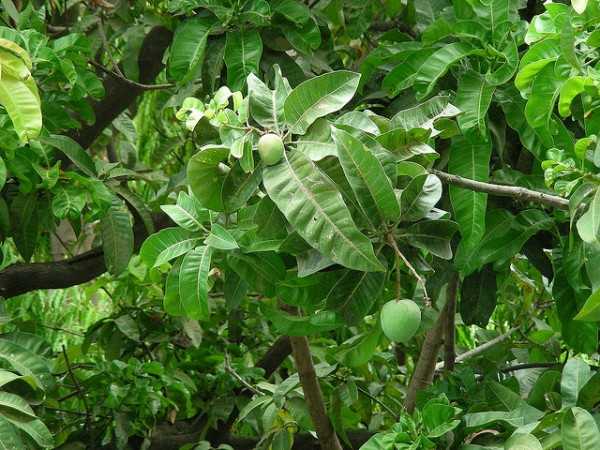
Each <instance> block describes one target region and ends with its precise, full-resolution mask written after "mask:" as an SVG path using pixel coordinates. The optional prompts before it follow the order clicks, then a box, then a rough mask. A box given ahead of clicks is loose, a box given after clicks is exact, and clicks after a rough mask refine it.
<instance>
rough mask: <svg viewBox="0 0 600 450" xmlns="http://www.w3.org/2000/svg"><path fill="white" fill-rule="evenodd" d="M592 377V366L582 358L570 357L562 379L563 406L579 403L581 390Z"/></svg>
mask: <svg viewBox="0 0 600 450" xmlns="http://www.w3.org/2000/svg"><path fill="white" fill-rule="evenodd" d="M591 377H592V371H591V369H590V366H589V365H588V364H587V363H585V362H584V361H583V360H582V359H581V358H570V359H569V360H568V361H567V363H566V364H565V366H564V368H563V371H562V378H561V380H560V394H561V397H562V406H563V407H569V406H575V405H576V404H577V398H578V397H579V391H580V390H581V389H582V388H583V386H585V384H586V383H587V382H588V381H589V379H590V378H591Z"/></svg>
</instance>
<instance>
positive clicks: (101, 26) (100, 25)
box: [98, 13, 125, 78]
mask: <svg viewBox="0 0 600 450" xmlns="http://www.w3.org/2000/svg"><path fill="white" fill-rule="evenodd" d="M98 32H99V34H100V39H101V40H102V45H103V46H104V50H106V54H107V55H108V59H109V60H110V63H111V64H112V66H113V69H114V71H115V72H116V74H117V75H119V76H120V77H121V78H125V75H123V72H121V68H120V67H119V65H118V64H117V63H116V61H115V60H114V58H113V56H112V51H111V49H110V44H109V43H108V39H107V38H106V33H105V32H104V14H103V13H100V17H99V20H98Z"/></svg>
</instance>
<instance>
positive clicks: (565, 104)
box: [558, 76, 593, 117]
mask: <svg viewBox="0 0 600 450" xmlns="http://www.w3.org/2000/svg"><path fill="white" fill-rule="evenodd" d="M592 85H593V80H592V78H591V77H582V76H575V77H571V78H569V79H568V80H567V81H566V82H565V84H563V85H562V87H561V89H560V98H559V100H558V112H559V114H560V115H561V116H562V117H567V116H569V115H571V103H572V102H573V99H574V98H575V97H577V96H578V95H579V94H581V93H583V92H584V91H585V88H586V86H592Z"/></svg>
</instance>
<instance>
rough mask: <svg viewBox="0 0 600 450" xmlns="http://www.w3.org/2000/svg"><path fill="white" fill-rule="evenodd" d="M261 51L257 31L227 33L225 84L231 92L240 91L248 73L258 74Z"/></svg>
mask: <svg viewBox="0 0 600 450" xmlns="http://www.w3.org/2000/svg"><path fill="white" fill-rule="evenodd" d="M262 51H263V43H262V39H261V37H260V34H259V33H258V31H256V30H237V31H231V32H229V33H227V42H226V44H225V55H224V59H225V65H226V66H227V84H228V85H229V87H230V88H231V90H232V91H239V90H241V89H242V88H243V87H244V83H245V81H246V77H247V76H248V75H249V74H250V73H258V65H259V63H260V59H261V57H262Z"/></svg>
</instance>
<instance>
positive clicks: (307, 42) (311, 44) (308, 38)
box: [282, 17, 321, 54]
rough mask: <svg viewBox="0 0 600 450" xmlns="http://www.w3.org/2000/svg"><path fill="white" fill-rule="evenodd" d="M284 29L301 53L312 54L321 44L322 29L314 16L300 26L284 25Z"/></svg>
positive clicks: (289, 39)
mask: <svg viewBox="0 0 600 450" xmlns="http://www.w3.org/2000/svg"><path fill="white" fill-rule="evenodd" d="M282 31H283V35H284V36H285V38H286V39H287V40H288V42H289V43H290V44H292V47H294V48H295V49H296V50H298V51H299V52H301V53H306V54H311V53H312V52H313V50H316V49H317V48H319V46H320V45H321V31H320V30H319V25H318V23H317V21H316V20H315V19H314V18H313V17H311V18H310V19H309V20H308V21H306V23H304V24H303V25H300V26H296V27H294V26H289V25H288V26H284V27H282Z"/></svg>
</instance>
